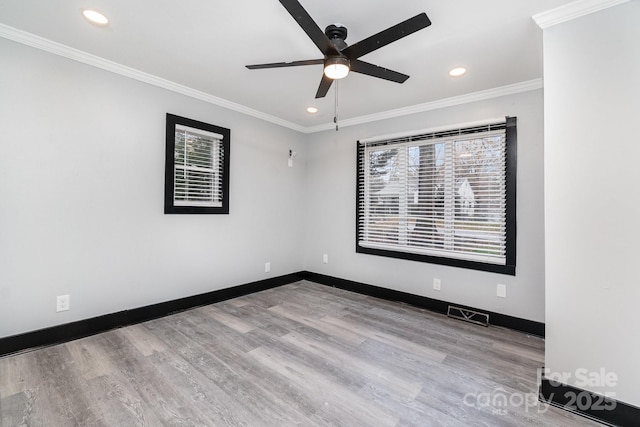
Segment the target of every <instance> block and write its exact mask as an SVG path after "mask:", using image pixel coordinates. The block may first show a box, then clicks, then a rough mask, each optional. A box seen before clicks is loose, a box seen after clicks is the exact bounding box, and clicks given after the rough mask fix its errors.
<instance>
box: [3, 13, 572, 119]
mask: <svg viewBox="0 0 640 427" xmlns="http://www.w3.org/2000/svg"><path fill="white" fill-rule="evenodd" d="M299 1H300V3H301V4H302V6H303V7H304V8H305V9H306V10H307V12H308V13H309V14H310V15H311V17H312V18H313V19H314V20H315V21H316V23H317V24H318V26H320V28H322V29H323V30H324V28H325V27H326V26H327V25H329V24H333V23H340V24H342V25H344V26H346V27H347V28H348V30H349V35H348V37H347V40H346V41H347V43H349V44H353V43H355V42H357V41H360V40H362V39H364V38H366V37H368V36H370V35H372V34H375V33H377V32H379V31H381V30H384V29H386V28H387V27H390V26H392V25H395V24H397V23H399V22H401V21H404V20H405V19H408V18H410V17H412V16H414V15H416V14H418V13H420V12H426V13H427V15H428V16H429V18H430V19H431V21H432V25H431V26H430V27H428V28H426V29H424V30H421V31H418V32H417V33H414V34H412V35H410V36H408V37H406V38H404V39H401V40H399V41H397V42H395V43H392V44H390V45H388V46H385V47H383V48H381V49H379V50H377V51H375V52H372V53H370V54H368V55H366V56H364V57H363V58H362V59H363V60H365V61H367V62H371V63H374V64H376V65H380V66H383V67H387V68H391V69H393V70H396V71H399V72H401V73H404V74H408V75H410V76H411V77H410V78H409V80H407V81H406V82H405V83H404V84H397V83H392V82H388V81H385V80H381V79H377V78H373V77H369V76H365V75H362V74H357V73H351V74H350V75H349V76H347V78H345V79H343V80H341V81H340V82H339V116H340V118H341V119H343V120H344V119H353V118H357V117H361V116H366V115H371V114H377V113H381V112H385V111H389V110H395V109H399V108H406V107H411V106H415V105H421V104H424V103H430V102H435V101H438V100H443V99H447V98H452V97H457V96H461V95H464V94H468V93H473V92H478V91H484V90H489V89H493V88H498V87H501V86H506V85H512V84H517V83H521V82H529V81H532V80H535V79H540V78H542V30H541V29H540V28H539V27H538V26H537V25H536V24H535V22H534V21H533V20H532V18H531V17H532V16H533V15H535V14H538V13H541V12H544V11H547V10H550V9H553V8H556V7H558V6H561V5H565V4H567V3H570V2H571V0H483V1H478V0H448V1H442V0H403V1H402V2H390V1H370V0H323V1H317V0H299ZM84 8H94V9H96V10H99V11H101V12H103V13H104V14H105V15H107V16H108V17H109V19H110V21H111V22H110V24H109V26H108V27H106V28H100V27H97V26H94V25H91V24H89V23H87V22H86V21H85V20H84V19H83V17H82V15H81V10H82V9H84ZM1 24H4V26H5V28H4V29H5V33H6V29H7V28H8V27H13V28H14V29H18V30H21V31H25V32H27V33H31V34H34V35H37V36H40V37H44V38H46V39H49V40H52V41H55V42H57V43H61V44H63V45H66V46H69V47H72V48H75V49H78V50H80V51H83V52H87V53H90V54H93V55H97V56H99V57H101V58H105V59H107V60H110V61H113V62H116V63H118V64H122V65H125V66H127V67H131V68H133V69H136V70H140V71H143V72H145V73H148V74H151V75H154V76H158V77H161V78H163V79H167V80H169V81H172V82H175V83H178V84H180V85H183V86H186V87H188V88H192V89H195V90H197V91H200V92H203V93H206V94H210V95H213V96H215V97H218V98H222V99H224V100H228V101H231V102H233V103H236V104H240V105H242V106H245V107H248V108H250V109H253V110H257V111H259V112H262V113H266V114H268V115H271V116H274V117H277V118H279V119H282V120H285V121H287V122H290V123H292V124H294V127H295V126H298V127H302V128H311V127H318V126H321V125H324V124H328V123H331V122H332V120H333V110H334V101H335V99H334V90H335V84H334V86H333V87H332V88H331V90H330V91H329V93H328V94H327V97H326V98H324V99H319V100H316V99H315V98H314V96H315V93H316V89H317V86H318V83H319V82H320V78H321V76H322V66H321V65H311V66H304V67H291V68H279V69H268V70H248V69H246V68H245V65H247V64H257V63H264V62H279V61H293V60H301V59H314V58H322V54H321V53H320V52H319V51H318V49H317V47H316V46H315V45H314V44H313V42H312V41H311V40H310V39H309V38H308V37H307V35H306V34H305V33H304V32H303V30H302V29H301V28H300V27H299V26H298V24H297V23H296V22H295V21H294V20H293V18H292V17H291V16H290V15H289V13H288V12H287V11H286V10H285V9H284V7H283V6H282V5H281V4H280V2H279V1H278V0H227V1H221V0H208V1H204V0H173V1H172V0H136V1H131V0H47V1H43V0H0V25H1ZM454 66H464V67H466V68H467V69H468V72H467V74H466V75H465V76H464V77H460V78H452V77H449V75H448V71H449V69H451V68H453V67H454ZM307 106H316V107H318V108H319V110H320V112H319V113H318V114H316V115H310V114H308V113H307V112H306V111H305V108H306V107H307Z"/></svg>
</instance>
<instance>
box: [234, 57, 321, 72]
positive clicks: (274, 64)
mask: <svg viewBox="0 0 640 427" xmlns="http://www.w3.org/2000/svg"><path fill="white" fill-rule="evenodd" d="M317 64H324V59H307V60H304V61H291V62H272V63H270V64H255V65H246V67H247V68H248V69H250V70H260V69H262V68H282V67H297V66H300V65H317Z"/></svg>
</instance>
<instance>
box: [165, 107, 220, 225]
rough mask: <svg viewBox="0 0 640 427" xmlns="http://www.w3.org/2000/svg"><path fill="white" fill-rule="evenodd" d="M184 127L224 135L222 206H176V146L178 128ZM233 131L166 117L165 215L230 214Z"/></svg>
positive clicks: (172, 115) (178, 117)
mask: <svg viewBox="0 0 640 427" xmlns="http://www.w3.org/2000/svg"><path fill="white" fill-rule="evenodd" d="M177 125H182V126H187V127H190V128H194V129H200V130H203V131H207V132H212V133H217V134H220V135H222V144H221V146H222V156H221V157H222V158H221V163H222V165H221V166H222V173H221V175H222V176H221V177H220V179H221V189H222V195H221V198H220V201H221V206H176V205H175V204H174V189H175V182H174V179H175V178H174V171H175V146H176V126H177ZM230 148H231V130H229V129H227V128H224V127H221V126H216V125H212V124H210V123H205V122H201V121H197V120H193V119H188V118H186V117H181V116H177V115H174V114H170V113H167V116H166V153H165V178H164V179H165V181H164V182H165V186H164V188H165V192H164V213H165V214H229V181H230V179H229V178H230V177H229V169H230V167H229V165H230V158H231V152H230Z"/></svg>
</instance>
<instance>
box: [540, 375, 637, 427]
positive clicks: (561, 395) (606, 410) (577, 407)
mask: <svg viewBox="0 0 640 427" xmlns="http://www.w3.org/2000/svg"><path fill="white" fill-rule="evenodd" d="M539 399H540V401H541V402H545V403H547V404H549V405H553V406H555V407H558V408H561V409H564V410H566V411H569V412H573V413H575V414H578V415H581V416H583V417H587V418H590V419H592V420H596V421H598V422H600V423H603V424H607V425H611V426H640V408H638V407H637V406H633V405H629V404H627V403H624V402H620V401H617V400H615V399H612V398H608V397H604V396H602V395H600V394H596V393H592V392H590V391H586V390H582V389H579V388H577V387H574V386H570V385H567V384H563V383H560V382H556V381H553V380H550V379H548V378H544V377H543V378H542V382H541V383H540V393H539Z"/></svg>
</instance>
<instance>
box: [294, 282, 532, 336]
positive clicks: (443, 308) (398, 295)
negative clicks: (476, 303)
mask: <svg viewBox="0 0 640 427" xmlns="http://www.w3.org/2000/svg"><path fill="white" fill-rule="evenodd" d="M302 277H304V278H305V279H307V280H309V281H312V282H316V283H320V284H322V285H327V286H333V287H336V288H340V289H344V290H347V291H352V292H357V293H360V294H365V295H369V296H372V297H376V298H381V299H386V300H390V301H400V302H404V303H407V304H411V305H413V306H416V307H420V308H425V309H427V310H430V311H435V312H437V313H443V314H446V313H447V309H448V307H449V305H450V304H451V305H455V306H457V307H460V308H463V309H465V310H473V311H480V312H483V313H487V314H488V315H489V323H490V324H491V325H494V326H503V327H505V328H509V329H514V330H516V331H520V332H525V333H527V334H530V335H536V336H539V337H544V323H540V322H534V321H532V320H526V319H520V318H518V317H513V316H507V315H506V314H500V313H493V312H490V311H486V310H482V309H478V308H474V307H468V306H463V305H460V304H457V303H455V304H454V303H449V302H447V301H441V300H437V299H433V298H428V297H423V296H420V295H415V294H410V293H407V292H401V291H396V290H393V289H388V288H382V287H379V286H373V285H367V284H365V283H360V282H354V281H352V280H346V279H339V278H337V277H332V276H326V275H324V274H319V273H312V272H310V271H304V272H302Z"/></svg>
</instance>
